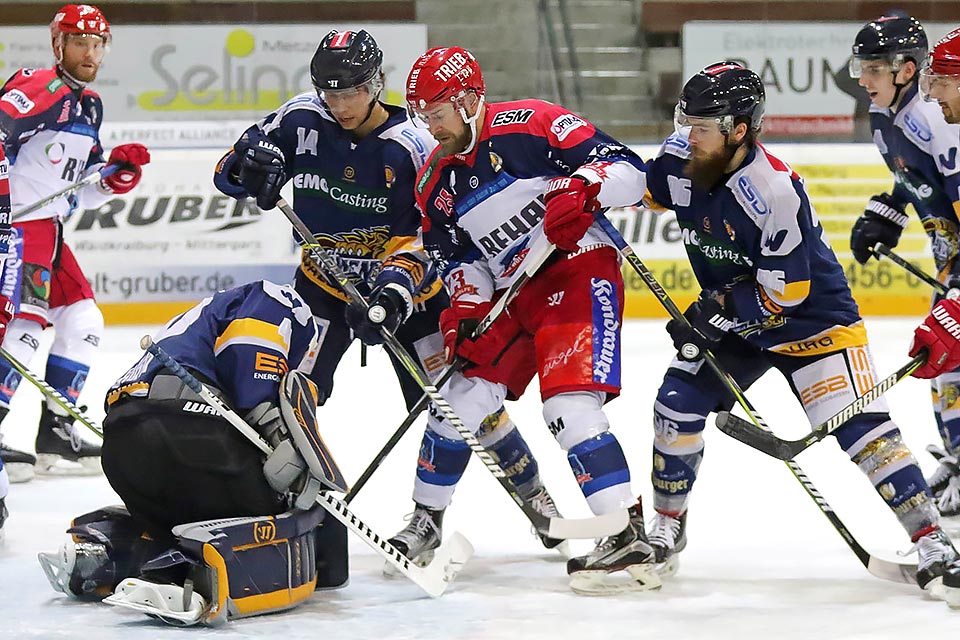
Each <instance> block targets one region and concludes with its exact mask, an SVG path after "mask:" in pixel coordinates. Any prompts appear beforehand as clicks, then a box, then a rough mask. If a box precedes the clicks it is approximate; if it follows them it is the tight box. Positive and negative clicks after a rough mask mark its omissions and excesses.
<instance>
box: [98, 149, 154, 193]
mask: <svg viewBox="0 0 960 640" xmlns="http://www.w3.org/2000/svg"><path fill="white" fill-rule="evenodd" d="M107 164H108V165H111V164H116V165H119V167H120V168H119V169H117V170H116V171H115V172H114V173H112V174H110V175H109V176H107V177H106V178H104V179H103V180H101V182H102V183H103V186H104V187H106V188H107V189H109V190H110V191H112V192H113V193H127V192H128V191H130V190H131V189H133V188H134V187H135V186H137V184H138V183H139V182H140V176H141V173H142V172H141V170H140V167H142V166H143V165H145V164H150V152H149V151H147V148H146V147H145V146H143V145H142V144H138V143H136V142H130V143H128V144H121V145H119V146H117V147H114V148H113V151H111V152H110V159H109V160H107Z"/></svg>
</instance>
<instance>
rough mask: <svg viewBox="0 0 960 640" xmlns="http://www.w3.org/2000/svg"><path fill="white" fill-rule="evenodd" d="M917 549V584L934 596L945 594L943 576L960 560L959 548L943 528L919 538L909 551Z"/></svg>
mask: <svg viewBox="0 0 960 640" xmlns="http://www.w3.org/2000/svg"><path fill="white" fill-rule="evenodd" d="M912 551H916V552H917V553H918V555H919V560H918V562H917V586H919V587H920V588H921V589H923V590H924V591H927V592H930V594H931V595H933V596H934V597H941V596H942V595H943V590H944V587H943V584H942V583H943V576H944V574H945V573H946V572H947V570H948V569H949V568H951V567H952V566H954V565H956V564H957V563H958V561H960V556H958V555H957V550H956V549H954V548H953V543H952V542H950V538H948V537H947V534H946V533H945V532H944V531H943V529H939V528H938V529H934V530H933V531H931V532H930V533H928V534H927V535H925V536H923V537H922V538H920V539H918V540H917V542H916V543H915V544H914V545H913V547H911V549H910V550H909V551H907V553H910V552H912Z"/></svg>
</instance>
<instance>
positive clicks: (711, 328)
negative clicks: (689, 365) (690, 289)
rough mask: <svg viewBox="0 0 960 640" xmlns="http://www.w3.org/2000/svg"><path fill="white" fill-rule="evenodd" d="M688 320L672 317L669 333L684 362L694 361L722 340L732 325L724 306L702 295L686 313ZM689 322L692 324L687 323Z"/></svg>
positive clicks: (684, 315) (668, 327)
mask: <svg viewBox="0 0 960 640" xmlns="http://www.w3.org/2000/svg"><path fill="white" fill-rule="evenodd" d="M683 317H684V318H686V319H687V322H680V321H679V320H673V319H671V320H670V322H668V323H667V333H669V334H670V337H671V338H672V339H673V346H674V348H676V350H677V357H678V358H680V359H681V360H684V361H685V362H695V361H697V360H699V359H700V358H702V357H703V352H704V351H705V350H706V349H710V348H712V347H713V346H715V345H716V344H717V343H718V342H720V340H721V338H723V335H724V334H725V333H726V332H727V331H729V330H730V329H731V327H733V321H732V320H730V318H728V317H727V314H726V313H725V312H724V310H723V307H722V306H721V305H720V303H719V302H717V301H716V300H715V299H713V298H701V299H699V300H697V301H696V302H694V303H693V304H691V305H690V306H689V307H687V310H686V311H684V312H683ZM688 323H689V324H688Z"/></svg>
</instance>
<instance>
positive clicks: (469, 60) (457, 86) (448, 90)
mask: <svg viewBox="0 0 960 640" xmlns="http://www.w3.org/2000/svg"><path fill="white" fill-rule="evenodd" d="M484 90H485V88H484V84H483V74H482V73H481V72H480V64H479V63H478V62H477V59H476V58H474V57H473V54H472V53H470V52H469V51H467V50H466V49H463V48H461V47H434V48H433V49H430V50H429V51H427V52H426V53H425V54H423V55H422V56H420V57H419V58H417V61H416V62H414V63H413V68H412V69H411V70H410V75H409V76H407V104H408V105H409V106H410V108H411V109H414V110H422V109H425V108H426V107H427V106H428V105H432V104H436V103H438V102H452V103H453V104H454V106H455V107H457V108H461V107H462V104H461V101H462V99H463V97H464V96H465V95H466V94H467V93H468V92H471V91H472V92H474V93H475V94H477V97H478V98H479V97H482V96H483V94H484Z"/></svg>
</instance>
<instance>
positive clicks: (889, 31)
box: [850, 12, 960, 516]
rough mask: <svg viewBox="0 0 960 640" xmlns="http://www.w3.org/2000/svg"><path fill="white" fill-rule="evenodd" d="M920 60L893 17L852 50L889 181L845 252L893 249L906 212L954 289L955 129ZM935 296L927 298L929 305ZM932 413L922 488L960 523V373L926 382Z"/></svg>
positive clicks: (914, 26)
mask: <svg viewBox="0 0 960 640" xmlns="http://www.w3.org/2000/svg"><path fill="white" fill-rule="evenodd" d="M926 57H927V35H926V33H925V32H924V30H923V27H922V26H921V24H920V22H919V21H918V20H916V19H915V18H912V17H910V16H908V15H907V14H905V13H902V12H893V13H892V14H890V15H885V16H881V17H880V18H877V19H876V20H874V21H872V22H869V23H867V24H866V25H864V27H863V28H862V29H860V31H859V33H857V36H856V39H855V40H854V43H853V57H852V58H851V59H850V75H851V76H853V77H855V78H857V79H858V81H859V83H860V86H861V87H863V89H864V91H866V92H867V93H868V94H869V96H870V100H871V103H872V104H871V106H870V128H871V129H872V131H873V141H874V143H875V144H876V145H877V148H878V149H879V151H880V154H881V155H882V156H883V159H884V162H886V164H887V167H888V168H889V169H890V171H891V172H892V173H893V176H894V186H893V189H892V190H891V191H890V193H881V194H878V195H875V196H873V197H872V198H871V199H870V202H868V203H867V207H866V211H864V212H863V214H862V215H861V216H860V218H859V219H858V220H857V221H856V223H855V224H854V226H853V231H852V232H851V234H850V250H851V251H852V252H853V256H854V258H856V260H857V262H859V263H860V264H866V263H867V262H868V261H869V260H870V257H871V256H872V255H874V253H873V247H874V245H876V243H878V242H880V243H883V244H885V245H887V246H888V247H895V246H897V242H898V241H899V240H900V234H901V233H902V232H903V229H905V228H906V226H907V223H908V221H909V218H908V216H907V214H906V212H905V208H906V205H907V204H912V205H913V208H914V210H916V212H917V213H918V214H919V216H920V221H921V222H922V223H923V228H924V230H925V231H926V232H927V235H928V236H929V238H930V246H931V249H932V251H933V260H934V264H935V266H936V270H937V279H938V280H940V282H943V283H944V284H945V285H946V286H947V287H948V288H960V263H958V261H957V249H958V246H960V235H958V234H960V226H958V221H957V211H958V210H960V195H958V189H960V166H958V165H957V163H956V162H955V161H954V160H953V159H952V158H953V157H954V156H956V153H957V140H958V138H960V126H957V125H951V124H947V122H945V121H944V119H943V117H942V116H941V114H940V109H939V108H938V107H937V105H936V104H933V103H930V102H926V101H924V100H923V99H922V98H921V96H920V94H919V91H918V79H919V77H920V75H919V72H918V68H919V66H920V65H921V64H922V63H923V62H924V61H925V59H926ZM941 297H942V296H941V295H940V294H939V293H937V294H934V296H933V303H934V304H935V303H936V302H937V301H938V300H940V298H941ZM931 393H932V397H933V413H934V417H935V419H936V422H937V427H938V430H939V431H940V436H941V439H942V441H943V449H941V448H939V447H936V446H933V445H931V446H930V447H928V450H929V451H930V452H931V453H932V454H933V455H934V456H935V457H936V458H937V459H938V460H940V464H939V465H938V467H937V469H936V471H935V472H934V473H933V475H932V476H931V477H930V478H928V480H927V482H928V483H929V484H930V488H931V490H932V491H933V493H934V496H935V497H936V498H937V506H938V508H939V509H940V513H941V514H942V515H944V516H957V515H960V477H958V478H957V480H956V481H954V482H953V483H951V477H952V476H953V474H952V472H951V469H953V468H956V464H957V453H958V452H960V408H958V407H956V406H954V399H955V398H956V397H957V394H958V393H960V371H947V372H945V373H944V374H943V375H942V376H939V377H938V378H936V379H934V380H931Z"/></svg>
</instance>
